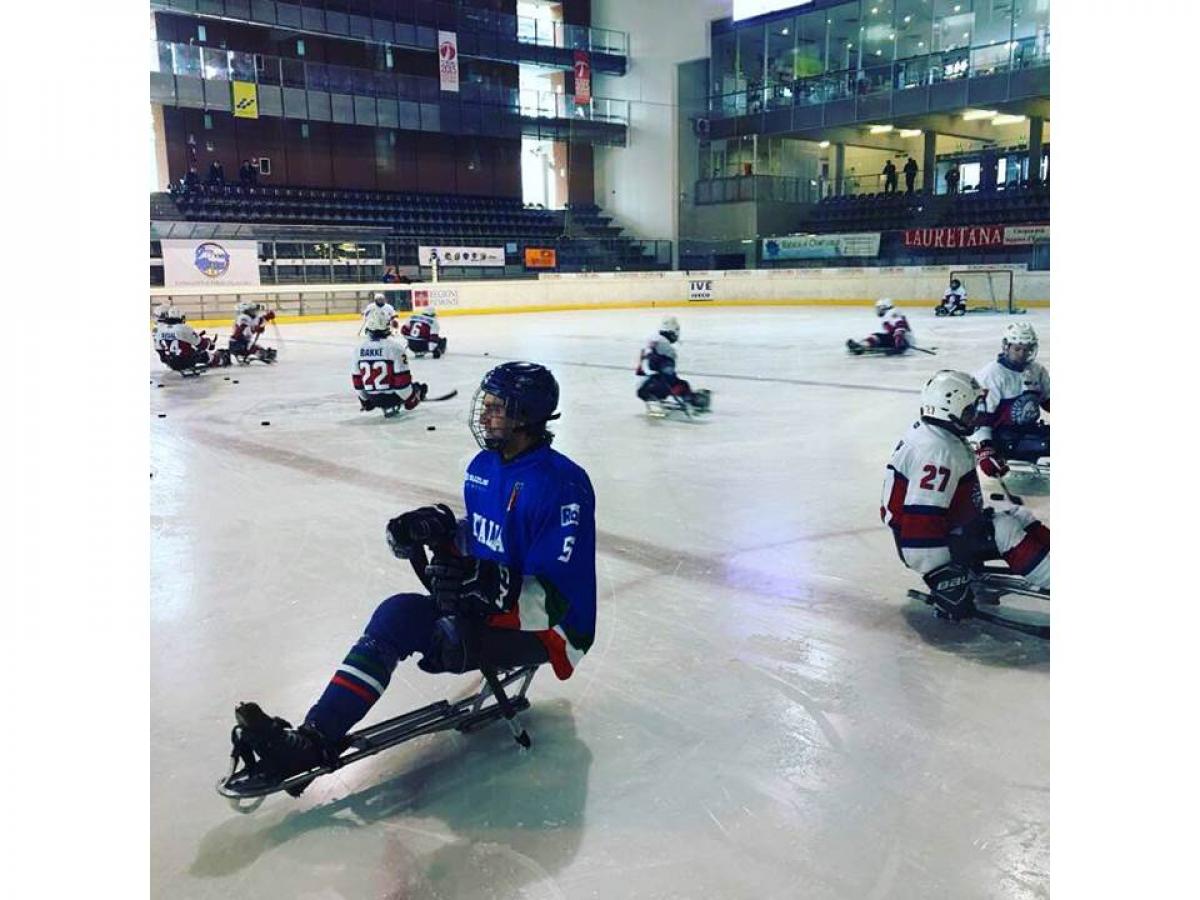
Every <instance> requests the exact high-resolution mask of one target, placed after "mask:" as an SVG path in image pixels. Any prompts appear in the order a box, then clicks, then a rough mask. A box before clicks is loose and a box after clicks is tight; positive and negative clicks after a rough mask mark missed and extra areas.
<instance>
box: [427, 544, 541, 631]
mask: <svg viewBox="0 0 1200 900" xmlns="http://www.w3.org/2000/svg"><path fill="white" fill-rule="evenodd" d="M425 573H426V575H427V576H428V577H429V580H430V584H431V585H432V591H433V599H434V602H436V603H437V606H438V609H440V610H441V611H442V612H444V613H461V614H463V615H467V616H486V615H491V614H492V613H500V612H504V611H505V610H506V609H509V608H510V607H511V606H512V605H513V603H515V602H516V599H517V596H518V595H519V594H520V583H521V577H520V575H518V574H517V572H516V571H514V570H513V569H510V568H509V567H508V566H506V565H504V564H502V563H498V562H494V561H493V560H490V559H477V558H475V557H473V556H454V555H451V554H448V553H439V554H436V555H435V556H434V558H433V561H432V562H430V563H429V567H428V568H427V569H426V570H425Z"/></svg>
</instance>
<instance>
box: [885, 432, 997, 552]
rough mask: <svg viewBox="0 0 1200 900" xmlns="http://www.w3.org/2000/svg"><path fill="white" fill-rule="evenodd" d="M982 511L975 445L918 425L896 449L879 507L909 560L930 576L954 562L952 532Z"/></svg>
mask: <svg viewBox="0 0 1200 900" xmlns="http://www.w3.org/2000/svg"><path fill="white" fill-rule="evenodd" d="M982 510H983V497H982V495H981V493H980V490H979V476H978V475H977V474H976V472H975V454H974V453H973V452H972V451H971V448H970V447H969V446H968V445H967V443H966V442H965V441H964V440H962V439H961V438H959V437H958V436H957V435H954V434H952V433H951V432H949V431H947V430H946V429H945V428H940V427H938V426H936V425H930V424H929V423H928V422H923V421H919V422H916V423H914V424H913V426H912V428H910V429H909V430H908V432H907V433H906V434H905V435H904V439H903V440H902V441H900V443H899V444H897V445H896V449H895V450H894V451H893V452H892V458H891V461H890V462H889V463H888V467H887V474H886V475H885V476H884V479H883V497H882V498H881V500H880V507H879V515H880V518H882V519H883V523H884V524H885V525H887V526H888V527H889V528H891V529H892V534H893V536H894V537H895V539H896V548H897V549H898V550H899V551H900V557H901V559H903V560H904V564H905V565H906V566H908V567H909V568H910V569H915V570H916V571H918V572H920V573H922V574H925V573H927V572H931V571H933V570H934V569H936V568H937V567H938V566H941V565H945V564H946V563H948V562H950V547H949V544H948V541H947V538H948V536H949V534H950V532H951V530H953V529H955V528H959V527H961V526H963V525H965V524H966V523H967V522H969V521H971V520H972V519H974V518H975V517H976V516H978V515H979V514H980V512H981V511H982Z"/></svg>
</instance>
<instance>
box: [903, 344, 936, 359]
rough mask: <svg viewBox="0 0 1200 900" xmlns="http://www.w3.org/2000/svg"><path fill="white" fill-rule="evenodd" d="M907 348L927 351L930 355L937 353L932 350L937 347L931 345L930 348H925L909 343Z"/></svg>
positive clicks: (922, 351)
mask: <svg viewBox="0 0 1200 900" xmlns="http://www.w3.org/2000/svg"><path fill="white" fill-rule="evenodd" d="M908 348H909V349H910V350H917V351H919V352H921V353H928V354H929V355H930V356H937V353H935V352H934V351H935V350H937V347H931V348H930V349H928V350H926V349H925V348H924V347H918V346H917V345H916V344H909V345H908Z"/></svg>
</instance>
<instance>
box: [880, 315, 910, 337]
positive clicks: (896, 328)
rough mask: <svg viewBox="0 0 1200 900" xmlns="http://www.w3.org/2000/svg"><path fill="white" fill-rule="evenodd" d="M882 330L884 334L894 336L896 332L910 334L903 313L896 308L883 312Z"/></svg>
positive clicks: (904, 334)
mask: <svg viewBox="0 0 1200 900" xmlns="http://www.w3.org/2000/svg"><path fill="white" fill-rule="evenodd" d="M881 324H882V330H883V333H884V334H890V335H892V336H893V337H895V336H896V335H897V334H900V335H903V336H909V335H911V334H912V328H911V327H910V326H909V324H908V319H906V318H904V313H902V312H900V310H898V309H895V308H893V309H889V310H888V311H887V312H886V313H884V314H883V322H882V323H881Z"/></svg>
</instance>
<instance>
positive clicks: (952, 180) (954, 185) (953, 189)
mask: <svg viewBox="0 0 1200 900" xmlns="http://www.w3.org/2000/svg"><path fill="white" fill-rule="evenodd" d="M959 177H960V176H959V172H958V163H950V170H949V171H948V172H947V173H946V193H948V194H957V193H958V179H959Z"/></svg>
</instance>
